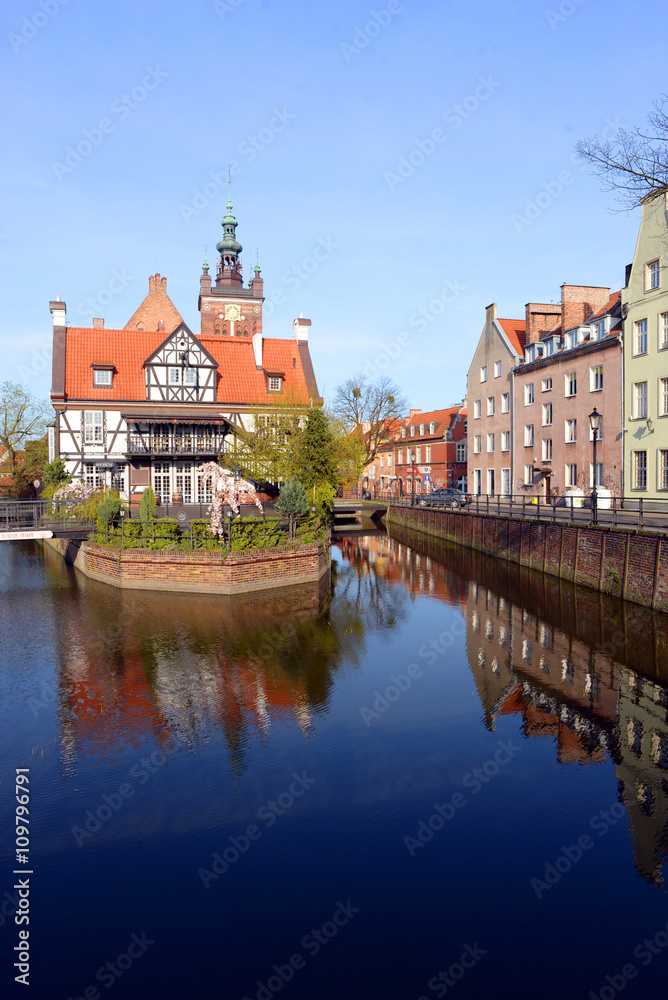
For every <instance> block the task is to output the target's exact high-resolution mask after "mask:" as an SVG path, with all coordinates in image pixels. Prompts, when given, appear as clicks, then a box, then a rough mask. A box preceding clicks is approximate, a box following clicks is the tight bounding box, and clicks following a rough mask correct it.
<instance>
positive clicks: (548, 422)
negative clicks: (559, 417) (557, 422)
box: [543, 403, 552, 427]
mask: <svg viewBox="0 0 668 1000" xmlns="http://www.w3.org/2000/svg"><path fill="white" fill-rule="evenodd" d="M551 426H552V403H543V427H551Z"/></svg>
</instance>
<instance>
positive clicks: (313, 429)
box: [299, 407, 340, 491]
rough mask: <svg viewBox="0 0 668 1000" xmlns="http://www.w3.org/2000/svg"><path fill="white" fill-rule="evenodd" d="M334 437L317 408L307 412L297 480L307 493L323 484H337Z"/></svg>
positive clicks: (337, 471)
mask: <svg viewBox="0 0 668 1000" xmlns="http://www.w3.org/2000/svg"><path fill="white" fill-rule="evenodd" d="M339 478H340V477H339V470H338V466H337V461H336V449H335V444H334V436H333V434H332V430H331V427H330V425H329V420H328V419H327V416H326V414H325V413H323V411H322V410H321V409H320V408H319V407H313V409H311V410H310V411H309V414H308V417H307V420H306V427H305V429H304V434H303V437H302V440H301V444H300V448H299V480H300V482H301V483H303V485H304V487H305V488H306V490H307V491H311V490H313V487H314V486H320V485H322V484H324V483H327V484H329V486H332V487H334V488H336V487H337V486H338V483H339Z"/></svg>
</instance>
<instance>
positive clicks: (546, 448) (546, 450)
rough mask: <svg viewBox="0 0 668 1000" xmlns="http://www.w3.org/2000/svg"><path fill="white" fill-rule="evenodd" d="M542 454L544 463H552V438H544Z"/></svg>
mask: <svg viewBox="0 0 668 1000" xmlns="http://www.w3.org/2000/svg"><path fill="white" fill-rule="evenodd" d="M541 454H542V459H543V461H544V462H551V461H552V438H543V440H542V443H541Z"/></svg>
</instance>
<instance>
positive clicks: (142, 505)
mask: <svg viewBox="0 0 668 1000" xmlns="http://www.w3.org/2000/svg"><path fill="white" fill-rule="evenodd" d="M156 504H157V498H156V495H155V490H154V489H153V487H152V486H145V487H144V492H143V493H142V495H141V500H140V501H139V517H140V520H142V521H143V522H144V523H145V524H146V523H148V522H149V521H152V520H153V518H154V517H155V508H156Z"/></svg>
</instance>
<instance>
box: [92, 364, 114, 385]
mask: <svg viewBox="0 0 668 1000" xmlns="http://www.w3.org/2000/svg"><path fill="white" fill-rule="evenodd" d="M91 367H92V369H93V385H94V386H95V388H96V389H111V386H112V385H113V381H114V366H113V365H107V364H93V365H92V366H91Z"/></svg>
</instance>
